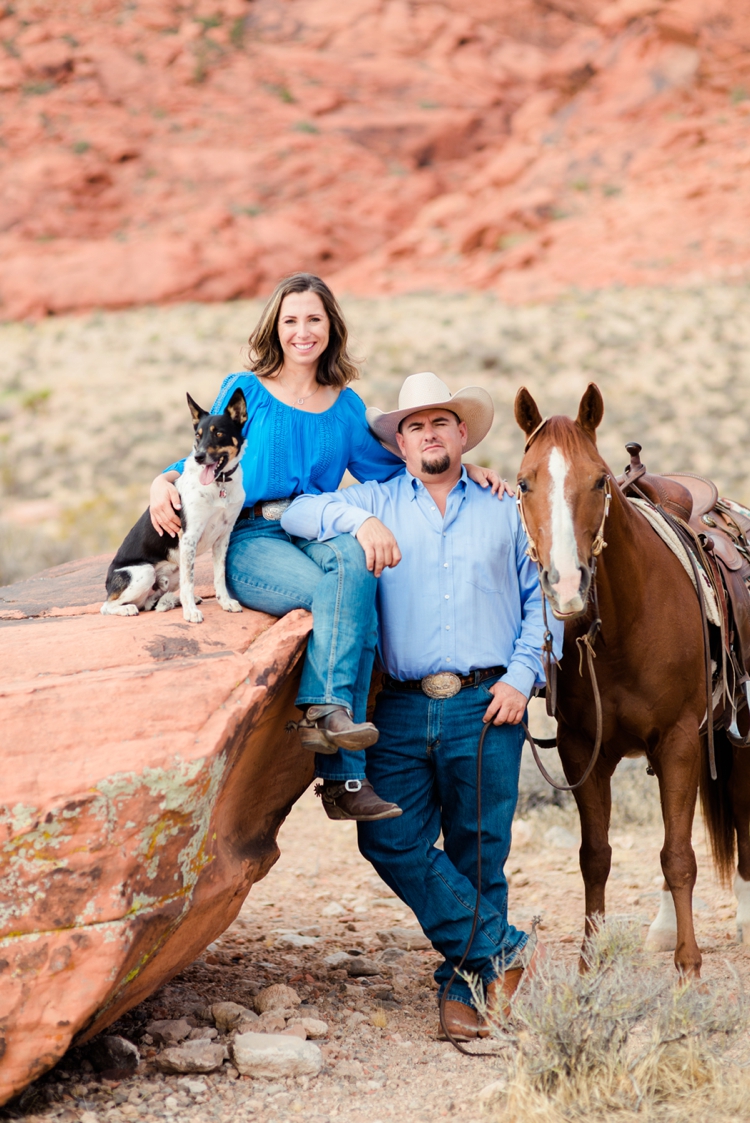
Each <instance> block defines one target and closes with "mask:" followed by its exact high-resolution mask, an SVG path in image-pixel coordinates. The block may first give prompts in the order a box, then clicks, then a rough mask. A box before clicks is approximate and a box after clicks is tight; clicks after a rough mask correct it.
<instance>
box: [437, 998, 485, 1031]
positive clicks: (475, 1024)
mask: <svg viewBox="0 0 750 1123" xmlns="http://www.w3.org/2000/svg"><path fill="white" fill-rule="evenodd" d="M443 1027H445V1028H443ZM446 1031H447V1032H446ZM449 1033H450V1035H451V1037H452V1038H453V1039H454V1040H455V1041H472V1040H473V1039H474V1038H475V1037H477V1036H478V1034H479V1018H478V1017H477V1012H476V1010H475V1009H474V1008H473V1007H472V1006H467V1005H466V1003H465V1002H453V1001H452V1000H451V999H450V998H449V999H448V1000H447V1002H446V1003H445V1006H444V1008H443V1020H442V1022H440V1024H439V1025H438V1032H437V1038H438V1041H449V1040H450V1038H449V1037H448V1034H449Z"/></svg>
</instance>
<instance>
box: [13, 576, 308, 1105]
mask: <svg viewBox="0 0 750 1123" xmlns="http://www.w3.org/2000/svg"><path fill="white" fill-rule="evenodd" d="M106 564H107V559H106V558H104V559H95V560H94V561H91V562H88V563H76V564H74V565H70V566H63V567H61V569H60V571H55V570H51V571H48V572H47V574H43V575H39V576H38V577H36V578H34V579H32V580H31V581H28V582H24V583H22V584H19V585H18V586H8V587H6V588H4V589H0V658H1V659H2V665H3V668H4V672H3V676H2V686H1V687H0V728H2V731H3V736H2V751H3V766H4V767H3V775H4V781H3V797H2V798H3V802H2V805H0V836H1V837H2V852H1V854H0V940H1V941H2V949H1V961H2V967H3V970H4V974H3V979H4V983H3V986H2V988H1V993H2V1003H1V1004H0V1036H1V1037H2V1039H3V1040H2V1048H3V1050H4V1051H3V1053H2V1054H1V1058H2V1059H0V1102H4V1101H5V1100H7V1099H8V1098H9V1097H10V1096H12V1095H14V1094H15V1093H17V1092H18V1091H20V1090H21V1089H22V1088H23V1087H24V1086H25V1085H26V1084H28V1083H29V1082H30V1081H32V1080H33V1079H35V1078H36V1077H37V1076H39V1075H40V1074H41V1073H42V1072H44V1071H46V1070H47V1069H48V1068H50V1067H51V1066H52V1065H54V1064H55V1063H56V1062H57V1061H58V1060H59V1058H60V1057H61V1056H62V1054H63V1053H64V1052H65V1051H66V1049H67V1048H68V1047H69V1046H70V1045H71V1043H76V1044H81V1043H83V1042H85V1041H86V1040H88V1039H89V1038H92V1037H94V1036H95V1035H96V1034H98V1033H100V1032H101V1031H102V1030H103V1029H104V1028H105V1027H106V1026H107V1025H109V1024H110V1023H111V1022H113V1021H114V1020H115V1019H116V1018H118V1017H119V1016H120V1015H121V1014H122V1013H123V1012H124V1011H125V1010H127V1009H129V1008H130V1007H131V1006H134V1005H135V1004H136V1003H138V1002H141V1001H142V1000H143V999H144V998H145V997H146V996H147V995H148V994H150V993H151V992H152V991H153V990H155V989H156V988H157V987H158V986H160V985H161V984H162V983H163V982H164V981H165V980H167V979H169V978H170V977H171V976H173V975H174V974H175V973H176V972H177V971H179V970H180V969H181V968H182V967H184V966H186V965H187V964H188V963H190V962H192V960H193V959H195V957H196V956H197V955H198V954H199V953H200V952H201V951H202V950H203V949H204V948H205V947H206V946H207V944H209V943H210V942H211V941H212V940H214V939H215V938H216V937H217V936H218V935H219V934H220V933H221V932H223V931H224V929H225V928H226V927H227V926H228V925H229V924H230V923H231V922H232V921H233V920H234V918H235V916H236V915H237V913H238V911H239V909H240V906H241V904H242V901H243V899H244V897H245V895H246V894H247V892H248V890H249V889H250V887H251V885H252V884H253V882H254V881H255V880H257V879H258V878H259V877H262V876H263V875H264V874H265V873H266V872H267V871H268V869H269V868H270V866H271V865H272V864H273V862H274V861H275V860H276V858H277V857H278V848H277V846H276V842H275V837H276V832H277V830H278V828H279V826H280V824H281V821H282V819H283V817H284V815H285V814H286V811H287V809H288V807H289V806H290V805H291V803H292V802H293V801H294V800H295V799H296V798H297V797H298V796H299V795H300V794H301V792H302V791H304V789H305V788H306V787H307V785H308V784H309V782H310V779H311V772H312V759H311V757H310V755H309V754H308V753H305V752H304V750H302V749H301V748H300V746H299V743H298V741H297V738H295V737H290V736H289V735H288V734H287V733H286V732H285V731H284V726H285V724H286V722H287V720H288V719H289V718H290V717H292V716H293V715H294V713H295V711H294V708H293V701H294V697H295V690H296V680H297V674H298V662H299V658H300V654H301V652H302V651H303V648H304V644H305V640H306V636H307V633H308V631H309V627H310V617H309V615H308V614H307V613H304V612H294V613H291V614H289V615H288V616H286V617H284V618H283V619H281V620H276V619H274V618H273V617H270V616H265V615H262V614H260V613H254V612H247V611H245V612H242V613H241V614H234V613H228V612H222V611H221V609H220V608H219V607H218V605H217V604H216V603H215V601H214V600H213V599H212V598H211V597H209V598H208V599H207V600H205V601H204V605H203V608H204V615H205V621H204V623H203V624H202V625H200V626H199V627H198V626H189V625H187V624H186V623H185V621H184V620H183V618H182V615H181V614H180V613H179V611H175V612H172V613H167V614H164V615H162V614H156V613H146V614H142V615H140V616H138V617H124V618H120V617H115V616H109V617H105V616H100V615H99V613H98V605H99V603H100V602H101V597H102V588H103V585H102V582H103V574H104V571H105V569H106ZM205 578H206V574H205V573H202V574H201V573H199V574H198V582H199V583H200V584H204V583H205ZM204 591H205V590H204ZM3 617H4V618H3ZM186 1025H187V1023H186ZM188 1029H189V1027H188ZM192 1044H193V1043H191V1047H192ZM194 1044H195V1046H196V1047H197V1046H198V1045H200V1047H201V1048H202V1049H203V1048H206V1047H207V1046H209V1045H210V1042H206V1041H200V1042H195V1043H194ZM211 1047H212V1048H214V1047H213V1046H211ZM179 1048H180V1049H185V1048H187V1045H180V1046H179ZM180 1071H208V1070H207V1069H202V1070H196V1069H184V1070H180Z"/></svg>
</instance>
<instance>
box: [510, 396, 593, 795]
mask: <svg viewBox="0 0 750 1123" xmlns="http://www.w3.org/2000/svg"><path fill="white" fill-rule="evenodd" d="M546 424H547V419H546V418H543V419H542V420H541V421H540V423H539V424H538V425H537V427H536V429H534V431H533V432H532V433H530V434H529V437H528V438H527V441H526V445H525V446H524V450H523V451H524V453H526V452H528V450H529V448H530V446H531V445H532V443H533V442H534V440H535V438H536V437H537V435H538V434H539V433H540V432H541V430H542V429H543V428H544V426H545V425H546ZM611 502H612V480H611V477H610V476H609V475H607V476H606V477H605V481H604V510H603V511H602V518H601V522H600V523H599V529H598V531H597V532H596V535H595V536H594V540H593V542H592V543H591V555H590V557H589V570H590V571H591V590H592V596H593V602H594V619H593V621H592V622H591V626H590V627H589V630H588V631H587V632H586V634H585V635H584V636H578V637H577V639H576V644H577V645H578V672H579V674H580V676H581V678H583V656H584V651H585V653H586V663H587V666H588V669H589V677H590V678H591V686H592V689H593V692H594V707H595V709H596V737H595V740H594V749H593V752H592V754H591V759H590V760H589V763H588V764H587V765H586V769H585V771H584V773H583V775H582V776H581V778H580V780H577V781H576V782H575V784H558V783H557V782H556V781H555V780H553V779H552V777H551V776H550V774H549V772H548V771H547V769H546V768H545V767H544V765H543V764H542V760H541V757H540V756H539V749H540V748H541V749H552V748H554V747H555V746H556V745H557V738H556V737H550V738H544V739H542V738H537V739H534V737H532V735H531V732H530V730H529V727H528V725H527V724H526V723H525V722H524V723H522V724H523V731H524V734H525V736H526V740H527V741H528V742H529V746H530V748H531V752H532V754H533V756H534V760H535V761H536V765H537V768H538V769H539V771H540V772H541V774H542V776H543V777H544V779H545V780H546V781H547V783H548V784H550V785H551V786H552V787H553V788H556V790H557V791H559V792H574V791H576V789H577V788H580V787H582V785H583V784H585V783H586V781H587V780H588V778H589V776H590V775H591V773H592V772H593V770H594V767H595V765H596V762H597V760H598V759H599V753H600V751H601V747H602V727H603V716H602V699H601V693H600V691H599V683H598V682H597V680H596V668H595V666H594V659H596V652H595V651H594V644H595V643H596V639H597V636H598V635H599V632H600V631H601V626H602V621H601V617H600V615H599V596H598V592H597V588H596V563H597V559H598V557H599V555H600V554H601V552H602V550H603V549H604V548H605V546H606V545H607V543H606V541H605V539H604V527H605V524H606V522H607V516H608V515H609V508H610V504H611ZM516 503H517V504H518V514H519V516H520V518H521V526H522V527H523V530H524V533H525V535H526V540H527V542H528V547H527V550H526V553H527V554H528V556H529V558H530V559H531V561H533V562H534V563H535V565H536V567H537V570H538V572H539V593H540V595H541V598H542V614H543V617H544V642H543V644H542V663H543V665H544V678H545V681H546V684H547V688H546V691H545V695H546V706H547V714H548V716H549V717H554V716H555V714H556V712H557V668H558V661H557V659H556V657H555V654H554V652H553V650H552V633H551V631H550V630H549V623H548V621H547V597H546V596H545V593H544V588H543V586H542V581H541V577H542V566H541V562H540V561H539V551H538V550H537V547H536V543H535V542H534V539H533V538H532V537H531V535H530V533H529V528H528V524H527V522H526V516H525V514H524V510H523V492H522V491H521V488H520V487H519V488H518V490H517V491H516Z"/></svg>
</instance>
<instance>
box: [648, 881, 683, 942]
mask: <svg viewBox="0 0 750 1123" xmlns="http://www.w3.org/2000/svg"><path fill="white" fill-rule="evenodd" d="M646 947H647V948H649V950H650V951H674V949H675V948H676V947H677V913H676V912H675V911H674V901H673V900H672V894H671V893H670V892H669V886H668V885H667V883H666V881H664V882H662V887H661V894H660V899H659V911H658V913H657V914H656V917H655V918H654V919H653V920H652V921H651V926H650V928H649V930H648V934H647V936H646Z"/></svg>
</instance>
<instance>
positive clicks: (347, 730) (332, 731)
mask: <svg viewBox="0 0 750 1123" xmlns="http://www.w3.org/2000/svg"><path fill="white" fill-rule="evenodd" d="M297 729H298V730H299V738H300V742H301V743H302V747H303V748H305V749H309V750H310V751H311V752H313V753H326V754H327V755H330V754H332V753H335V752H338V750H339V749H369V747H370V745H374V744H375V742H376V741H377V739H378V737H379V736H380V734H379V733H378V730H377V729H376V728H375V726H374V725H373V724H372V722H370V721H361V722H355V721H354V720H353V718H352V714H351V712H350V711H349V710H347V709H345V707H344V706H333V705H330V706H329V705H325V706H308V707H307V713H306V714H305V716H304V717H303V718H302V720H301V721H300V722H299V723H298V725H297Z"/></svg>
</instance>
